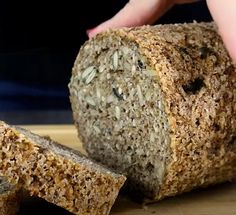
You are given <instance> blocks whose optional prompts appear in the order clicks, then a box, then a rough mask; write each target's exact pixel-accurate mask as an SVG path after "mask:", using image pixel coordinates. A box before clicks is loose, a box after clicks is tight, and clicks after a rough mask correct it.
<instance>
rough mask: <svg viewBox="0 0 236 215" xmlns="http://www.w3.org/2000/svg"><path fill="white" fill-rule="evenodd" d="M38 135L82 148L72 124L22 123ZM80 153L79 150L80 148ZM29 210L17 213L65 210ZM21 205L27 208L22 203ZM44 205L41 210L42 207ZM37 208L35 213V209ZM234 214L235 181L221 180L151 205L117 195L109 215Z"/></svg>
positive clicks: (60, 211)
mask: <svg viewBox="0 0 236 215" xmlns="http://www.w3.org/2000/svg"><path fill="white" fill-rule="evenodd" d="M23 127H25V128H27V129H30V130H31V131H33V132H35V133H37V134H40V135H49V136H50V137H51V138H52V139H54V140H56V141H58V142H60V143H62V144H64V145H67V146H69V147H72V148H75V149H77V150H80V151H81V150H82V146H81V143H80V141H79V140H78V138H77V133H76V130H75V128H74V126H73V125H55V126H54V125H50V126H37V125H36V126H23ZM82 152H83V150H82ZM32 204H34V206H32V207H31V209H30V210H29V209H28V210H27V209H24V212H22V213H21V214H25V215H26V214H39V213H37V208H39V211H40V210H41V211H40V214H42V212H43V213H45V214H49V213H47V211H49V210H50V214H52V213H56V214H57V215H59V214H65V213H66V212H65V211H63V210H60V209H58V208H53V207H52V208H50V206H47V207H46V206H45V207H44V206H42V205H43V204H42V203H38V204H39V205H40V206H37V203H35V202H34V203H32ZM25 207H28V208H30V207H29V203H28V205H27V204H26V205H25ZM43 207H44V211H43V209H42V208H43ZM39 211H38V212H39ZM150 214H155V215H223V214H226V215H236V182H232V183H225V184H221V185H217V186H213V187H210V188H207V189H201V190H195V191H192V192H190V193H187V194H183V195H180V196H177V197H172V198H168V199H164V200H162V201H160V202H157V203H155V204H151V205H148V206H142V205H139V204H137V203H134V202H132V201H130V200H128V199H127V198H126V197H123V196H121V197H119V198H118V200H117V201H116V203H115V205H114V207H113V208H112V211H111V215H150Z"/></svg>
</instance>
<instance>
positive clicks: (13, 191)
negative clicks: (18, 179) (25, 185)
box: [0, 177, 21, 215]
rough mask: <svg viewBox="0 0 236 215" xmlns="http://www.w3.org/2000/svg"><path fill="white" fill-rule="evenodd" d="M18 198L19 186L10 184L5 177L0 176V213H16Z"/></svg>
mask: <svg viewBox="0 0 236 215" xmlns="http://www.w3.org/2000/svg"><path fill="white" fill-rule="evenodd" d="M20 200H21V191H20V189H19V187H18V186H15V185H12V184H10V183H9V182H8V181H7V180H6V178H4V177H0V215H16V214H17V212H18V210H19V206H20Z"/></svg>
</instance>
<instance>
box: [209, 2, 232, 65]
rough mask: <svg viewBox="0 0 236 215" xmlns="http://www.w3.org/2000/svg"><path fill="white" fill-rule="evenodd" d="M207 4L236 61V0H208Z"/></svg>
mask: <svg viewBox="0 0 236 215" xmlns="http://www.w3.org/2000/svg"><path fill="white" fill-rule="evenodd" d="M207 4H208V7H209V10H210V12H211V14H212V16H213V18H214V20H215V22H216V23H217V25H218V28H219V32H220V34H221V36H222V39H223V41H224V43H225V46H226V48H227V50H228V52H229V54H230V56H231V57H232V58H233V61H234V62H236V1H235V0H226V1H221V0H207Z"/></svg>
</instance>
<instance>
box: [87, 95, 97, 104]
mask: <svg viewBox="0 0 236 215" xmlns="http://www.w3.org/2000/svg"><path fill="white" fill-rule="evenodd" d="M85 101H86V102H87V103H88V104H90V105H91V106H96V103H95V101H94V100H93V98H92V97H91V96H87V97H86V98H85Z"/></svg>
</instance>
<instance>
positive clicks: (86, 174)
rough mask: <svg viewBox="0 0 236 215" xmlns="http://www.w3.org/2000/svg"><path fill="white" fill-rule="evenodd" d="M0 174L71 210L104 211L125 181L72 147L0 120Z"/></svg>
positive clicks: (78, 212) (32, 192)
mask: <svg viewBox="0 0 236 215" xmlns="http://www.w3.org/2000/svg"><path fill="white" fill-rule="evenodd" d="M0 159H1V163H0V174H1V175H5V176H6V177H8V179H9V181H10V182H12V183H16V184H20V185H21V186H22V187H23V188H24V189H25V190H26V191H29V192H30V194H31V195H35V196H38V197H41V198H43V199H45V200H47V201H48V202H51V203H53V204H56V205H58V206H60V207H63V208H65V209H67V210H68V211H70V212H72V213H74V214H83V215H84V214H88V215H89V214H92V215H95V214H96V215H106V214H108V213H109V211H110V209H111V207H112V205H113V203H114V201H115V199H116V197H117V195H118V192H119V190H120V188H121V187H122V185H123V184H124V182H125V177H124V176H122V175H119V174H115V173H113V172H112V171H110V170H108V169H106V168H104V167H103V166H101V165H98V164H96V163H94V162H93V161H91V160H89V159H88V158H87V157H85V156H84V155H82V154H81V153H79V152H78V151H75V150H73V149H70V148H67V147H65V146H62V145H60V144H58V143H56V142H54V141H52V140H50V139H49V138H43V137H40V136H38V135H36V134H33V133H31V132H29V131H27V130H25V129H23V128H19V127H13V126H10V125H7V124H6V123H4V122H0Z"/></svg>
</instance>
